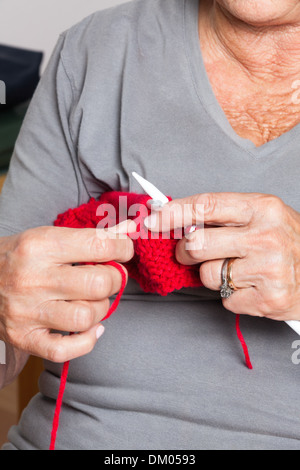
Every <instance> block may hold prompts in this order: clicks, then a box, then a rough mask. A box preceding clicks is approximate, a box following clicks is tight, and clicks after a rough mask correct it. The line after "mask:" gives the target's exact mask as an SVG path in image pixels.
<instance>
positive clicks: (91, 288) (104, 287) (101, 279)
mask: <svg viewBox="0 0 300 470" xmlns="http://www.w3.org/2000/svg"><path fill="white" fill-rule="evenodd" d="M111 288H112V280H111V276H110V275H109V274H108V272H107V270H106V269H105V268H104V269H103V270H102V272H101V273H98V274H94V275H92V276H88V280H87V292H88V293H89V295H90V296H92V297H95V299H96V298H98V297H100V296H105V297H106V295H107V294H108V293H109V292H110V291H111Z"/></svg>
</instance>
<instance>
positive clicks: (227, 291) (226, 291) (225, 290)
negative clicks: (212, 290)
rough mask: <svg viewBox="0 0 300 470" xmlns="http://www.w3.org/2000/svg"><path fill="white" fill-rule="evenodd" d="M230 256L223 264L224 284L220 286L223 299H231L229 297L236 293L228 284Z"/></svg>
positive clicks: (222, 276)
mask: <svg viewBox="0 0 300 470" xmlns="http://www.w3.org/2000/svg"><path fill="white" fill-rule="evenodd" d="M229 260H230V258H227V259H226V260H225V261H224V263H223V266H222V271H221V278H222V285H221V288H220V295H221V297H222V299H229V297H230V296H231V295H232V294H233V293H234V290H233V289H232V288H231V287H230V285H229V284H228V263H229Z"/></svg>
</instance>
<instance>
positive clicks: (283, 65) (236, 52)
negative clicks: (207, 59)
mask: <svg viewBox="0 0 300 470" xmlns="http://www.w3.org/2000/svg"><path fill="white" fill-rule="evenodd" d="M203 13H204V14H203ZM296 18H297V16H296ZM199 23H200V24H201V23H204V24H203V25H202V26H204V28H202V31H204V32H205V34H206V35H207V39H209V41H206V44H209V45H210V49H211V51H210V54H211V55H212V57H213V56H214V57H215V58H216V54H217V55H218V56H219V57H222V56H223V57H224V58H225V59H227V60H229V61H231V62H232V63H234V64H235V65H236V66H238V67H239V68H241V70H244V72H245V73H246V74H250V75H253V76H254V77H257V78H263V79H269V78H270V79H272V78H279V77H282V78H286V77H287V76H291V75H293V74H295V73H298V74H299V75H300V73H299V72H300V4H299V18H298V21H296V19H294V21H293V22H292V20H291V18H289V17H288V18H286V20H285V21H283V19H281V20H280V21H279V20H278V24H272V25H264V26H260V25H250V24H247V23H245V22H243V21H241V20H240V19H238V18H235V17H234V16H232V15H231V14H230V13H229V12H228V11H226V10H225V9H223V8H222V7H221V6H220V5H219V4H218V3H217V2H215V1H211V0H205V1H200V14H199ZM299 78H300V77H299Z"/></svg>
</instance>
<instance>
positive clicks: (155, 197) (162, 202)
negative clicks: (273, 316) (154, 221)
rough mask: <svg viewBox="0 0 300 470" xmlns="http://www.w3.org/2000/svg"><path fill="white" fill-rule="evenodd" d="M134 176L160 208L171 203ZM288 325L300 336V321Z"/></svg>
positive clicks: (138, 177)
mask: <svg viewBox="0 0 300 470" xmlns="http://www.w3.org/2000/svg"><path fill="white" fill-rule="evenodd" d="M132 176H133V177H134V178H135V179H136V180H137V182H138V183H139V184H140V185H141V186H142V188H143V189H144V191H145V192H146V193H147V194H148V195H149V196H150V197H151V198H152V201H153V203H158V205H159V206H160V207H163V206H164V205H165V204H167V203H168V202H169V199H168V198H167V197H166V196H165V195H164V194H163V193H162V192H161V191H160V190H159V189H158V188H156V187H155V186H154V184H152V183H150V182H149V181H147V180H146V179H145V178H143V177H142V176H140V175H138V174H137V173H136V172H135V171H133V172H132ZM195 230H196V225H193V226H192V227H191V228H190V231H189V233H191V232H194V231H195ZM286 323H287V325H289V326H290V327H291V328H292V329H293V330H294V331H295V332H296V333H298V335H299V336H300V321H296V320H295V321H287V322H286Z"/></svg>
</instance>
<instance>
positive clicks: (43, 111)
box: [0, 33, 80, 388]
mask: <svg viewBox="0 0 300 470" xmlns="http://www.w3.org/2000/svg"><path fill="white" fill-rule="evenodd" d="M64 39H65V38H64V33H63V34H62V35H61V36H60V37H59V39H58V41H57V44H56V47H55V49H54V51H53V53H52V56H51V59H50V61H49V63H48V66H47V68H46V70H45V72H44V74H43V76H42V78H41V80H40V82H39V85H38V87H37V89H36V91H35V94H34V96H33V98H32V100H31V103H30V106H29V108H28V111H27V113H26V116H25V119H24V122H23V125H22V127H21V130H20V133H19V136H18V139H17V141H16V144H15V148H14V152H13V156H12V159H11V163H10V167H9V171H8V175H7V178H6V181H5V183H4V187H3V190H2V193H1V196H0V237H1V236H9V235H12V234H15V233H19V232H22V231H24V230H26V229H28V228H32V227H37V226H42V225H52V224H53V222H54V220H55V219H56V216H57V214H58V213H61V212H64V211H65V210H66V209H68V208H70V207H75V206H77V205H78V201H79V197H80V196H79V183H78V180H79V173H78V169H77V166H76V152H75V150H74V145H73V140H72V135H71V130H70V126H69V122H70V120H71V119H70V116H71V113H72V106H73V101H74V100H73V90H72V83H71V81H70V80H69V78H68V75H67V73H66V70H65V67H64V64H63V62H62V54H61V51H62V49H63V46H64ZM27 359H28V354H27V353H25V352H23V351H19V350H17V349H15V348H13V347H12V346H11V345H9V344H6V363H5V364H1V365H0V388H2V387H4V386H5V385H7V384H8V383H10V382H12V381H13V380H14V378H15V377H16V376H17V375H18V374H19V373H20V372H21V370H22V369H23V367H24V365H25V363H26V361H27Z"/></svg>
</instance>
